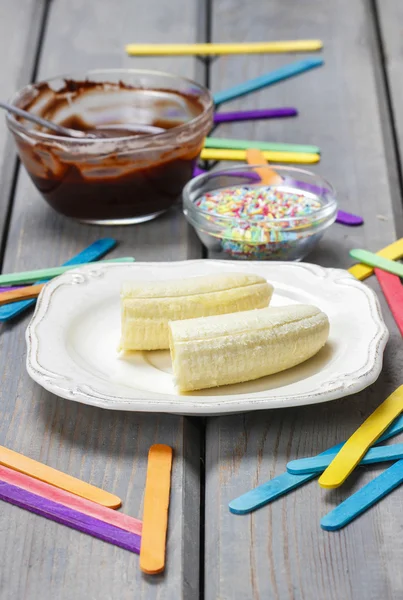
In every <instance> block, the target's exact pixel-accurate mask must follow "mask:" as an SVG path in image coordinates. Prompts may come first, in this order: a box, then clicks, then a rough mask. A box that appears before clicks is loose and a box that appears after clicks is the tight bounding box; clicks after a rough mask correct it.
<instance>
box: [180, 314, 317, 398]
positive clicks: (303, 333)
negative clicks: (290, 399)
mask: <svg viewBox="0 0 403 600" xmlns="http://www.w3.org/2000/svg"><path fill="white" fill-rule="evenodd" d="M169 330H170V350H171V358H172V366H173V371H174V376H175V380H176V384H177V387H178V389H179V391H181V392H189V391H192V390H200V389H203V388H211V387H216V386H220V385H226V384H231V383H241V382H244V381H250V380H252V379H258V378H259V377H264V376H266V375H271V374H273V373H278V372H279V371H283V370H285V369H289V368H290V367H294V366H295V365H298V364H299V363H302V362H303V361H305V360H307V359H308V358H310V357H311V356H313V355H314V354H316V353H317V352H318V351H319V350H320V349H321V348H322V347H323V346H324V345H325V343H326V340H327V338H328V335H329V321H328V318H327V316H326V315H325V313H323V312H321V311H320V310H319V309H318V308H316V307H315V306H308V305H302V304H301V305H295V306H294V305H292V306H284V307H280V308H262V309H259V310H250V311H247V312H242V313H235V314H227V315H223V316H222V315H220V316H211V317H208V318H203V317H202V318H196V319H189V320H182V321H175V322H171V323H170V324H169Z"/></svg>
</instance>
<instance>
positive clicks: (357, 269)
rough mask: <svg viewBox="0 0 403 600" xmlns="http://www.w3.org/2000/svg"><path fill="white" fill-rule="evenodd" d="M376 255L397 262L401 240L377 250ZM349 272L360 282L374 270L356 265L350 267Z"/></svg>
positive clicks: (402, 242)
mask: <svg viewBox="0 0 403 600" xmlns="http://www.w3.org/2000/svg"><path fill="white" fill-rule="evenodd" d="M376 254H379V256H383V258H389V259H390V260H398V259H399V258H402V257H403V238H400V240H397V241H396V242H393V244H390V245H389V246H386V247H385V248H382V250H379V252H377V253H376ZM349 272H350V273H351V274H352V275H354V277H356V278H357V279H359V280H360V281H363V280H364V279H366V278H367V277H369V276H370V275H372V274H373V272H374V269H373V267H369V266H368V265H363V264H361V263H358V264H356V265H353V266H352V267H350V268H349Z"/></svg>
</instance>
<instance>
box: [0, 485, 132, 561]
mask: <svg viewBox="0 0 403 600" xmlns="http://www.w3.org/2000/svg"><path fill="white" fill-rule="evenodd" d="M0 500H4V501H5V502H9V503H10V504H14V505H15V506H19V507H20V508H24V509H25V510H29V511H30V512H32V513H35V514H36V515H39V516H41V517H45V518H46V519H50V520H51V521H56V523H60V524H62V525H67V527H71V528H72V529H77V530H78V531H81V532H83V533H87V534H88V535H92V536H93V537H96V538H98V539H100V540H103V541H105V542H109V543H110V544H114V545H115V546H119V547H120V548H124V549H125V550H129V551H130V552H135V553H136V554H138V553H139V551H140V544H141V537H140V536H139V535H136V534H134V533H129V532H128V531H124V530H123V529H119V528H118V527H114V526H113V525H109V524H108V523H104V522H102V521H99V520H98V519H94V518H93V517H89V516H88V515H85V514H83V513H81V512H78V511H77V510H73V509H72V508H68V507H67V506H63V504H59V503H58V502H53V500H48V499H47V498H42V497H41V496H37V495H36V494H33V493H32V492H28V491H27V490H24V489H22V488H20V487H17V486H16V485H12V484H10V483H6V482H5V481H0Z"/></svg>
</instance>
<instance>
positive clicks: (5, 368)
mask: <svg viewBox="0 0 403 600" xmlns="http://www.w3.org/2000/svg"><path fill="white" fill-rule="evenodd" d="M196 9H197V7H196V1H192V2H189V1H188V0H176V1H175V2H169V3H168V2H160V0H150V1H149V2H148V3H147V10H141V11H140V10H139V5H138V3H134V2H131V1H129V0H127V1H126V2H123V3H122V2H121V3H120V4H119V7H117V6H116V3H115V4H114V3H111V2H110V1H109V0H99V1H98V2H97V4H96V6H94V5H92V4H91V3H88V2H86V1H85V0H53V2H52V4H51V7H50V14H49V20H48V23H47V27H46V36H45V41H44V46H43V49H42V54H41V61H40V66H39V74H38V77H39V78H43V77H47V76H52V75H57V74H60V73H68V72H72V71H74V70H80V69H81V70H83V69H88V68H93V67H98V68H99V67H102V68H103V67H118V66H121V67H124V66H129V67H130V66H133V67H135V66H141V67H145V66H150V67H151V66H152V67H156V66H157V67H158V68H160V69H162V70H164V69H166V70H169V71H179V72H181V73H182V74H184V75H187V76H192V75H193V74H194V67H195V62H194V60H193V59H186V60H181V59H179V60H176V59H171V60H161V61H157V62H156V61H148V60H147V59H143V60H142V61H136V60H135V59H129V58H128V57H126V56H125V53H124V44H125V43H126V42H128V41H135V40H138V41H149V40H158V41H172V39H176V37H177V36H178V35H180V36H181V38H182V39H183V40H184V41H194V40H196V37H197V35H196V34H197V29H196V22H197V19H196ZM105 236H112V237H116V238H117V239H118V240H119V241H120V246H119V250H118V251H115V252H114V254H113V255H112V254H111V257H113V256H117V255H120V256H123V255H133V256H135V257H136V258H137V259H138V260H179V259H186V258H187V257H199V256H200V246H199V245H198V243H197V242H194V239H195V238H194V237H191V238H188V229H187V226H186V224H185V221H184V218H183V217H182V215H181V212H180V210H179V209H178V210H177V211H172V212H171V213H170V214H168V215H166V216H164V217H161V218H159V219H157V220H156V221H154V222H149V223H147V224H144V225H140V226H132V227H119V228H102V227H90V226H85V225H80V224H76V223H74V222H72V221H69V220H67V219H64V218H62V217H61V216H59V215H57V214H56V213H54V212H53V211H52V210H51V209H50V208H48V207H47V205H46V204H45V202H44V201H43V200H42V199H41V198H40V196H39V194H38V192H37V191H36V190H35V189H34V187H33V185H32V184H31V182H30V181H29V179H28V176H27V175H26V173H25V170H23V169H21V173H20V177H19V180H18V185H17V191H16V196H15V202H14V209H13V214H12V220H11V225H10V231H9V238H8V245H7V248H6V255H5V265H4V271H12V270H21V269H25V267H26V266H27V265H29V266H31V267H32V268H34V267H39V266H44V265H45V264H55V265H56V264H59V263H61V262H63V261H64V260H66V258H68V257H70V256H72V255H74V254H75V253H76V252H77V251H78V250H79V249H81V248H83V247H84V246H86V245H87V244H89V243H90V242H91V241H93V240H95V239H96V238H99V237H105ZM27 322H28V318H27V317H25V318H24V319H22V321H21V322H19V323H18V324H13V325H3V326H2V327H1V337H0V346H1V353H0V357H1V358H0V373H1V381H2V388H1V392H0V396H1V400H0V414H1V419H0V440H1V441H0V443H2V444H3V445H6V446H8V447H10V448H13V449H15V450H17V451H20V452H23V453H26V454H27V455H29V456H31V457H33V458H35V459H38V460H41V461H44V462H46V463H48V464H50V465H52V466H53V467H56V468H58V469H61V470H64V471H67V472H68V473H70V474H72V475H75V476H77V477H81V478H82V479H85V480H87V481H90V482H91V483H94V484H96V485H100V486H104V487H105V488H107V489H110V490H113V491H114V492H115V493H116V494H118V495H120V496H121V497H122V498H123V510H124V511H125V512H127V513H128V514H130V515H133V516H136V517H140V518H141V515H142V503H143V492H144V484H145V474H146V462H147V454H148V450H149V447H150V446H151V445H152V444H153V443H162V444H168V445H170V446H172V447H173V448H174V466H173V477H172V492H171V505H170V522H169V532H168V548H167V568H166V571H165V574H163V575H161V576H156V577H154V578H147V577H144V576H143V575H142V574H141V572H140V568H139V559H138V557H137V556H135V555H132V554H130V553H128V552H125V551H123V550H120V549H117V548H115V547H112V546H109V545H107V544H104V543H102V542H99V541H97V540H93V539H91V538H89V537H87V536H84V535H82V534H79V533H77V532H75V531H70V530H68V529H66V528H64V527H62V526H59V525H57V524H55V523H50V522H47V521H46V520H45V519H41V518H39V517H35V516H33V515H31V514H28V513H25V512H23V511H21V510H20V509H17V508H15V507H12V506H9V505H6V504H3V505H2V507H1V515H0V531H1V543H0V547H1V556H2V565H3V566H2V569H1V570H0V589H1V594H2V595H4V597H5V596H7V597H10V598H11V597H15V598H38V597H41V598H43V599H44V600H48V599H51V598H58V599H61V600H73V599H75V598H84V597H85V598H94V599H97V600H102V599H104V598H105V599H106V598H123V599H125V598H134V597H136V598H138V599H140V598H143V599H147V600H148V599H152V598H162V597H163V598H167V599H169V598H172V599H175V600H176V599H179V598H183V599H193V598H198V595H199V503H200V497H199V496H200V481H199V460H200V443H199V442H200V440H199V431H198V429H197V428H196V427H195V425H194V424H192V423H191V422H190V421H189V420H188V419H186V418H181V417H176V416H168V415H147V414H129V413H123V412H108V411H102V410H97V409H95V408H91V407H86V406H83V405H80V404H76V403H74V402H69V401H65V400H61V399H58V398H57V397H55V396H53V395H51V394H49V393H47V392H46V391H44V390H42V389H41V388H40V387H39V386H38V385H36V384H34V383H33V382H32V381H30V379H29V378H28V376H27V374H26V373H25V364H24V362H25V342H24V331H25V327H26V325H27ZM185 457H186V460H185ZM1 594H0V595H1Z"/></svg>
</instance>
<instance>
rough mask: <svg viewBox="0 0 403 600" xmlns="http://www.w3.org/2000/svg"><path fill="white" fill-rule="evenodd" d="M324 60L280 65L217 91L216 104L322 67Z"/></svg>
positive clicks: (313, 59) (314, 59)
mask: <svg viewBox="0 0 403 600" xmlns="http://www.w3.org/2000/svg"><path fill="white" fill-rule="evenodd" d="M323 62H324V61H323V59H322V58H307V59H306V60H298V61H296V62H293V63H291V64H288V65H285V66H284V67H280V68H279V69H276V70H275V71H270V72H269V73H265V74H264V75H261V76H260V77H256V78H255V79H250V80H249V81H244V82H243V83H240V84H239V85H235V86H234V87H232V88H229V89H227V90H223V91H222V92H217V93H216V94H214V95H213V100H214V104H216V105H218V104H222V103H223V102H228V101H229V100H234V98H239V96H244V95H245V94H249V93H250V92H254V91H256V90H260V89H261V88H262V87H266V86H268V85H272V84H273V83H277V82H278V81H282V80H283V79H288V78H289V77H293V76H294V75H298V74H299V73H303V72H304V71H308V70H309V69H313V68H315V67H320V66H321V65H323Z"/></svg>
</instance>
